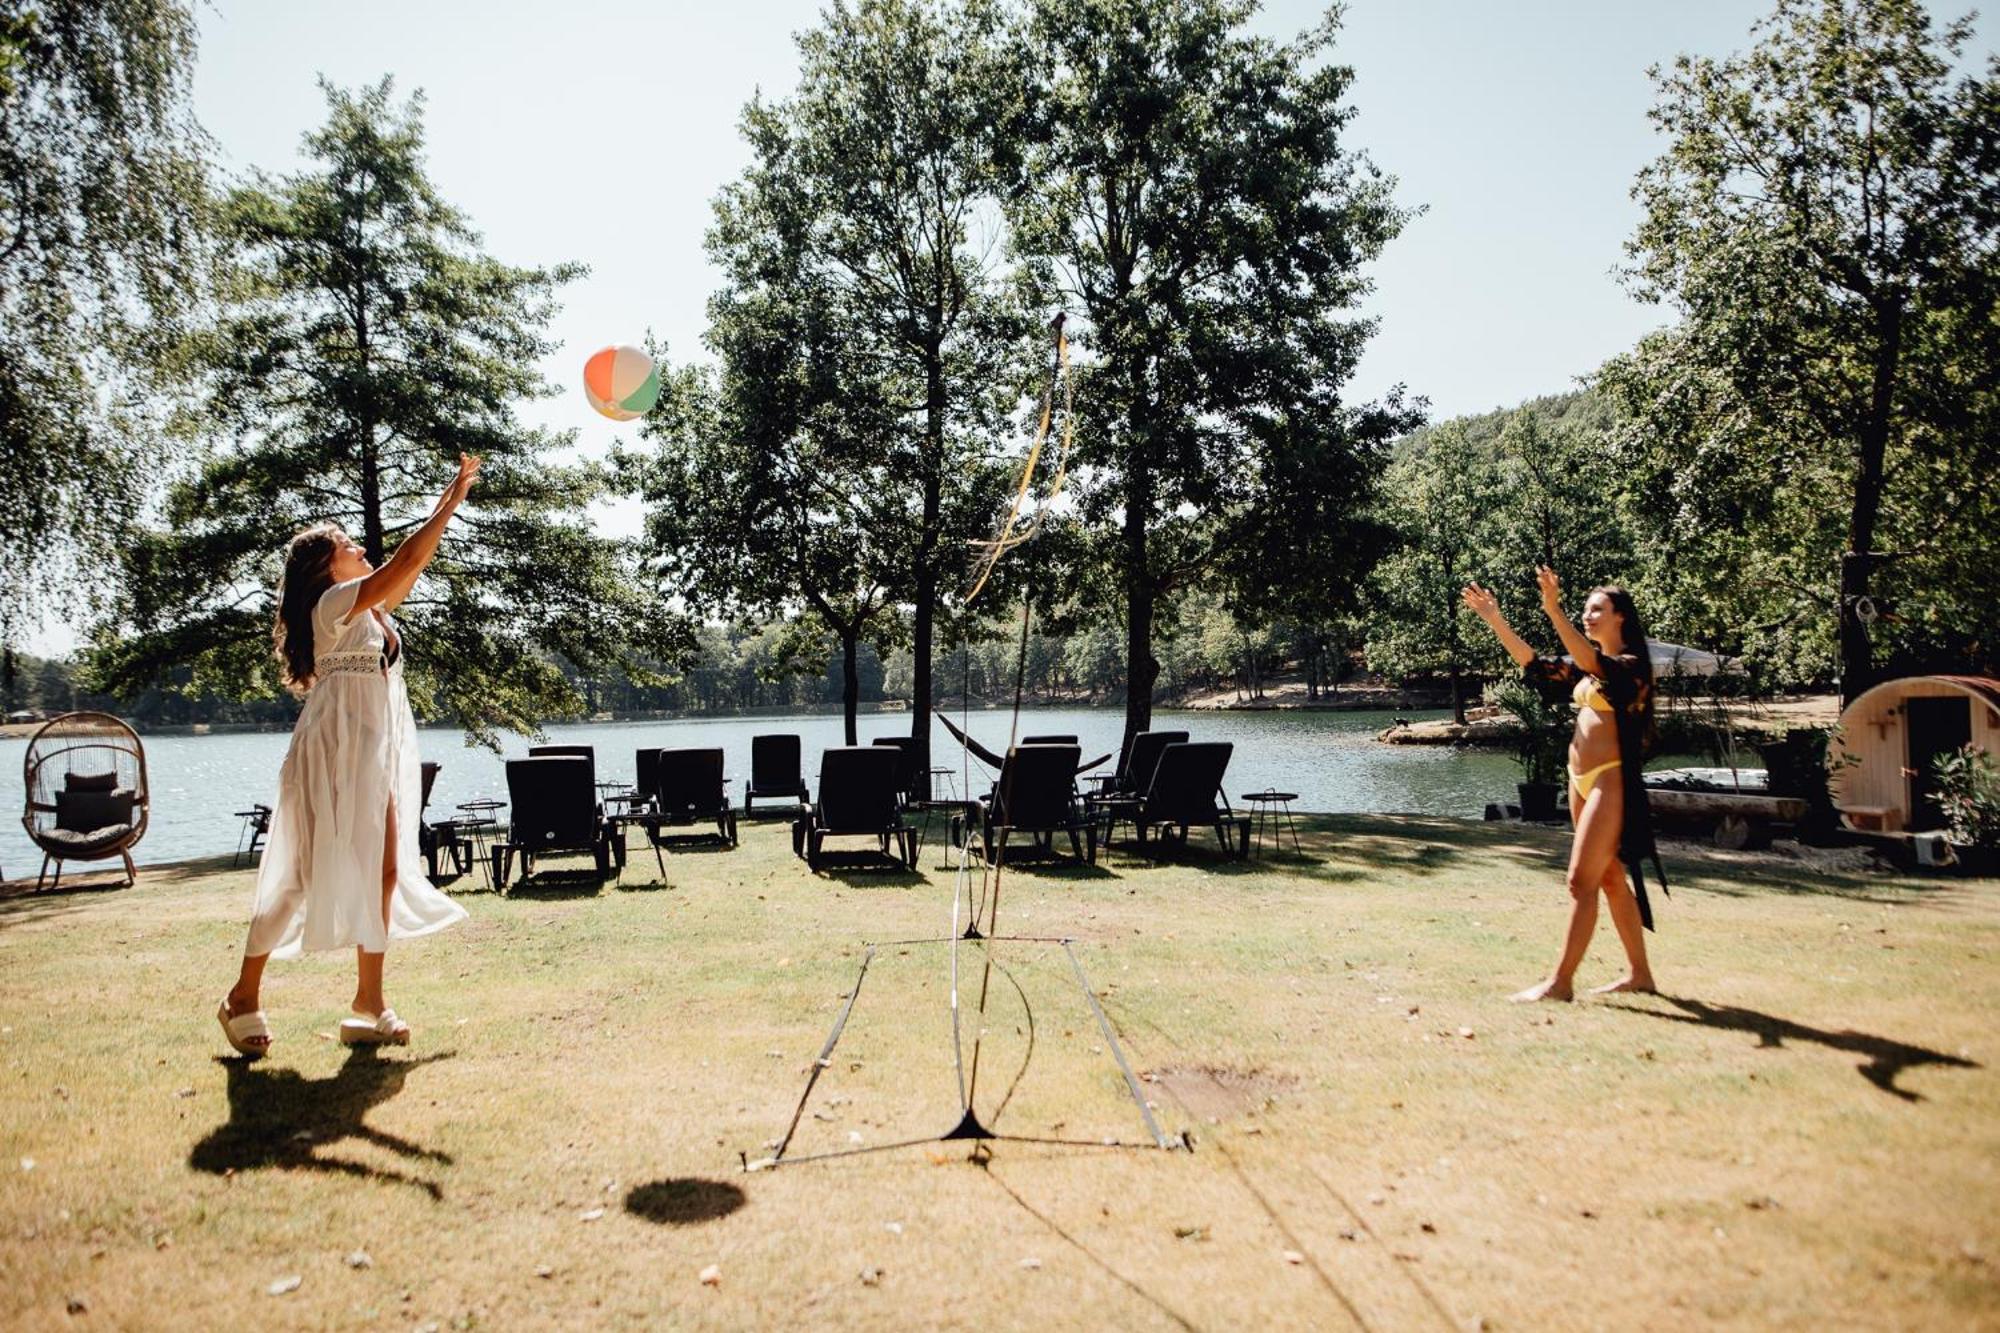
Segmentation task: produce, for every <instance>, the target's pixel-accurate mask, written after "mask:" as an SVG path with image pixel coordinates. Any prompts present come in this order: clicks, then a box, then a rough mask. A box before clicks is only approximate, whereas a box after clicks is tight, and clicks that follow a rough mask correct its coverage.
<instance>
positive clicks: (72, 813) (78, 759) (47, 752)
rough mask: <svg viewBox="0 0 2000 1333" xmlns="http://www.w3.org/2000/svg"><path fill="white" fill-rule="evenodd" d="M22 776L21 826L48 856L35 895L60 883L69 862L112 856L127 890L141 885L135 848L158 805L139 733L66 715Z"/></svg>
mask: <svg viewBox="0 0 2000 1333" xmlns="http://www.w3.org/2000/svg"><path fill="white" fill-rule="evenodd" d="M21 771H22V775H23V777H24V778H25V779H26V781H27V789H28V808H27V809H26V811H24V812H23V813H22V815H21V824H22V827H24V828H26V829H27V831H28V836H29V837H30V838H31V839H33V840H34V843H35V846H37V847H39V848H41V850H42V873H41V874H40V875H39V876H37V877H36V879H35V887H36V888H37V889H40V888H41V887H42V885H43V882H44V881H47V883H48V885H49V887H51V888H53V887H55V886H56V884H58V883H60V882H61V880H62V869H63V862H65V861H106V860H109V859H110V858H112V857H114V856H116V857H118V858H120V859H121V860H123V861H124V862H125V887H128V888H129V887H130V886H131V885H132V884H134V883H136V882H137V881H138V878H139V871H138V868H137V867H135V866H134V865H133V864H132V848H133V847H134V846H135V845H136V844H137V843H138V841H139V839H140V838H142V837H144V836H145V834H146V823H147V820H148V818H149V817H150V814H151V810H152V797H151V793H150V790H149V788H148V787H147V784H146V751H145V747H143V746H142V745H140V744H139V736H138V733H137V732H135V731H133V730H132V728H130V727H128V726H126V725H125V724H124V723H123V722H121V721H119V720H118V719H117V718H115V717H113V716H111V715H110V714H109V713H65V714H63V715H62V716H61V717H58V718H54V719H52V720H51V721H49V722H47V723H45V724H44V725H43V726H42V728H41V730H39V731H37V732H36V733H35V734H34V737H33V738H32V739H31V740H29V742H28V752H27V754H26V756H25V757H24V758H23V760H22V763H21ZM51 863H53V864H54V866H55V877H54V878H53V879H50V878H49V866H50V865H51Z"/></svg>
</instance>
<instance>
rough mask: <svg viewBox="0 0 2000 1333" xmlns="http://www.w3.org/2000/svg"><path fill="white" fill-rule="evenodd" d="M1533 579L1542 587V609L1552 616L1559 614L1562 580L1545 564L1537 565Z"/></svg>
mask: <svg viewBox="0 0 2000 1333" xmlns="http://www.w3.org/2000/svg"><path fill="white" fill-rule="evenodd" d="M1535 581H1536V582H1537V583H1539V584H1541V587H1542V609H1543V610H1544V611H1547V612H1548V613H1549V614H1550V615H1552V616H1560V615H1561V614H1562V613H1563V609H1562V580H1561V579H1559V578H1557V577H1556V572H1555V571H1554V570H1553V569H1550V568H1549V567H1548V566H1547V565H1540V566H1537V567H1536V569H1535Z"/></svg>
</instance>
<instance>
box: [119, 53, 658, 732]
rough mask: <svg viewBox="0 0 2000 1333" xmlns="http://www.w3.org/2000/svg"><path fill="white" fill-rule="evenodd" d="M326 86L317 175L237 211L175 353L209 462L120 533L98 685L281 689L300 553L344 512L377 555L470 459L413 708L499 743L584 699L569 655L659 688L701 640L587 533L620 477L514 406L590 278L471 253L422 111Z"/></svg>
mask: <svg viewBox="0 0 2000 1333" xmlns="http://www.w3.org/2000/svg"><path fill="white" fill-rule="evenodd" d="M325 91H326V96H327V102H328V109H329V117H328V120H327V123H326V124H325V125H324V126H323V127H322V128H320V129H319V130H316V131H314V132H313V133H311V134H309V135H308V136H307V137H306V150H307V155H308V157H309V158H310V159H311V162H312V163H313V165H312V166H311V167H310V168H309V169H308V170H306V171H304V172H302V173H300V174H297V175H293V176H288V177H284V178H282V179H277V180H272V179H268V178H264V177H259V178H257V179H256V180H255V181H254V182H253V183H252V184H249V185H247V186H245V187H243V188H241V189H239V190H237V191H236V192H235V193H234V194H233V195H232V196H231V197H230V198H229V199H228V201H227V206H226V209H225V213H224V218H225V222H226V224H227V231H226V239H227V240H228V242H229V244H230V247H231V251H230V259H231V270H230V287H229V290H228V292H227V300H226V301H225V303H224V306H223V309H222V312H221V315H220V318H219V319H218V320H217V322H216V323H215V324H214V325H212V326H211V327H209V328H207V329H204V330H202V331H200V332H199V333H198V334H197V335H195V336H193V337H191V338H190V339H189V340H188V341H187V343H186V344H185V345H184V347H183V348H182V349H181V350H182V352H183V353H184V355H185V357H186V364H187V366H188V368H189V373H190V375H191V378H192V380H193V386H194V388H195V389H196V390H197V391H198V409H197V410H195V411H193V412H191V413H190V414H189V415H188V417H187V419H186V421H185V423H184V424H185V425H186V427H187V428H188V429H189V430H191V431H196V432H199V433H200V434H201V435H202V436H203V437H204V438H205V439H206V440H207V441H208V443H209V448H208V451H207V452H206V454H205V455H204V456H203V457H202V458H201V460H200V461H199V463H198V464H197V465H196V466H194V467H192V468H191V469H189V470H188V471H186V472H185V473H184V474H182V475H180V476H178V477H176V478H175V480H174V482H173V484H172V486H171V488H170V489H169V492H168V496H167V504H166V509H165V513H164V520H165V522H164V526H163V527H162V528H161V529H159V530H156V531H149V532H145V533H142V534H140V535H139V536H138V537H137V538H136V539H134V540H133V541H132V542H131V543H130V544H129V546H128V549H127V551H126V553H125V565H126V574H127V583H128V588H127V592H128V600H127V602H126V605H125V606H124V607H122V608H121V612H122V614H121V615H120V617H119V618H118V620H116V621H113V622H108V623H106V624H104V625H102V626H100V627H99V631H98V635H97V641H96V650H95V652H94V654H93V662H92V666H93V674H94V678H95V679H96V681H97V682H99V683H100V684H101V685H102V687H104V688H107V689H112V690H118V691H121V692H128V693H129V692H130V691H132V690H134V689H136V688H139V687H140V686H142V685H144V684H146V683H148V682H151V681H155V680H172V681H173V683H174V688H176V689H179V690H182V691H184V692H190V693H202V692H209V693H214V694H219V695H224V696H229V695H235V696H237V697H241V696H244V695H249V694H255V693H260V692H263V693H268V692H272V691H274V690H275V684H276V682H275V669H274V664H273V663H272V662H271V660H270V639H269V634H270V617H271V614H272V609H273V608H272V597H271V589H272V587H273V585H274V583H275V580H276V575H277V559H278V554H279V550H280V547H281V546H282V545H283V543H284V541H285V540H286V539H287V538H288V537H289V536H290V534H291V533H292V532H293V531H295V530H297V529H298V528H300V527H302V526H304V525H305V524H307V523H309V522H314V521H318V520H323V519H331V520H334V521H337V522H340V523H342V524H343V525H345V526H346V527H348V529H349V530H350V531H351V532H352V533H353V534H354V535H355V537H356V539H357V540H359V541H360V542H361V543H362V545H363V546H364V547H365V548H366V550H367V552H368V555H369V557H370V559H372V560H374V561H376V562H377V563H379V562H380V561H381V560H382V559H383V558H384V556H385V555H386V553H387V551H388V548H389V547H390V545H391V543H392V540H393V538H394V536H395V534H396V533H398V532H400V531H403V530H405V529H407V528H408V527H410V526H412V525H413V524H414V523H416V522H418V521H420V520H421V518H422V516H423V515H424V514H425V513H426V512H428V509H429V506H430V504H431V503H432V502H433V501H434V499H435V497H436V495H437V494H438V492H439V491H440V490H441V489H442V488H443V486H444V484H445V482H446V481H447V480H448V479H449V478H450V477H451V475H452V473H453V471H454V469H455V465H456V459H457V456H458V454H459V453H460V452H461V451H464V452H468V453H476V454H480V455H482V456H484V457H485V459H486V460H487V461H486V465H485V468H484V470H483V472H482V473H481V476H480V482H479V486H478V488H477V489H476V490H475V491H474V493H473V495H472V497H471V501H470V503H469V504H468V505H467V506H466V507H465V508H464V509H462V510H461V511H460V519H459V521H458V522H456V523H455V524H454V526H453V528H452V530H451V532H450V533H449V534H448V535H447V536H446V539H445V541H444V544H443V546H442V547H441V548H440V549H439V552H438V555H437V558H436V559H435V560H434V561H433V562H432V563H431V565H430V567H429V570H428V571H427V573H426V574H425V576H424V578H423V579H421V580H420V581H419V583H418V585H417V587H416V589H415V591H414V592H413V593H412V594H411V595H410V597H409V598H408V599H407V600H406V601H405V602H404V603H403V604H402V606H401V608H400V609H399V610H398V615H399V616H400V617H402V618H403V619H404V620H405V621H406V623H407V626H408V628H409V631H410V659H409V671H410V687H411V696H412V700H413V702H414V703H415V705H416V707H417V708H418V710H419V711H420V712H421V713H423V714H425V715H427V716H432V717H444V718H451V719H454V720H456V721H458V722H459V723H461V724H462V725H463V726H465V728H466V729H467V730H468V732H469V733H470V734H472V735H474V736H477V737H479V738H481V739H484V740H486V741H487V742H488V743H491V742H492V738H493V733H494V731H495V730H496V729H506V730H512V731H523V732H532V731H534V730H535V729H536V727H537V726H538V725H539V723H540V721H541V720H542V719H544V718H548V717H552V716H561V715H568V714H573V713H575V712H576V711H578V710H579V708H580V707H581V705H582V703H583V700H582V699H581V698H580V696H579V695H578V693H577V691H576V689H575V687H574V685H573V683H572V681H571V679H570V677H569V676H567V675H566V674H565V672H564V670H563V669H562V663H564V662H568V663H570V664H573V666H574V667H575V668H577V669H579V670H581V671H582V672H584V673H585V674H595V673H601V672H602V671H604V670H606V669H608V668H612V667H616V668H617V669H618V670H621V671H623V672H626V673H627V674H631V675H634V676H636V677H638V678H640V679H648V678H651V677H652V676H653V674H654V673H655V672H656V670H657V666H656V664H658V663H660V662H671V661H672V660H673V659H674V658H675V657H676V656H677V655H678V654H679V653H680V652H681V651H682V650H683V648H684V645H685V631H684V627H682V626H681V625H680V624H679V622H678V621H677V620H676V618H675V617H674V616H673V615H672V614H671V613H670V612H668V611H666V610H664V609H663V608H661V607H660V606H659V605H657V604H655V603H652V602H649V601H647V600H645V599H644V598H642V597H641V596H640V595H639V592H638V590H637V587H636V584H635V581H634V580H633V578H632V577H631V567H630V561H629V559H628V557H627V554H626V552H625V551H624V550H623V549H622V548H621V547H620V546H619V545H618V544H616V543H613V542H610V541H607V540H605V539H604V538H602V537H600V536H599V535H598V534H597V533H596V532H595V531H594V530H593V528H592V526H591V523H590V521H589V519H588V517H587V515H586V513H585V510H586V508H587V506H588V505H589V504H590V503H591V501H593V500H594V499H596V498H598V497H599V496H601V495H603V494H604V493H605V478H604V477H603V476H602V475H601V474H600V472H599V470H598V469H595V468H592V467H589V466H577V465H565V464H561V463H558V462H556V461H555V459H554V455H555V454H556V453H557V452H558V451H560V450H563V449H565V448H567V447H568V446H569V445H570V444H571V442H572V441H571V438H570V437H569V436H567V435H557V434H552V433H549V432H545V431H540V430H530V429H527V428H525V427H523V426H522V425H521V424H520V423H519V422H518V421H517V420H516V419H515V416H514V413H513V409H512V406H511V404H512V403H514V402H515V401H517V400H521V399H527V398H536V397H544V396H547V395H549V394H551V393H553V392H554V389H553V388H552V387H551V386H550V385H548V384H547V383H546V382H544V381H543V380H542V379H541V378H540V376H539V375H538V374H537V373H536V372H535V371H534V369H533V366H534V363H535V361H536V360H537V359H538V358H539V357H541V356H543V355H545V354H546V353H547V352H548V351H549V350H550V347H551V344H550V343H549V342H548V340H547V339H546V337H544V335H543V334H542V333H541V331H540V326H541V325H542V323H543V322H544V321H545V320H546V319H547V318H548V317H549V315H550V314H551V313H552V311H553V309H554V292H555V291H556V289H557V288H558V287H560V286H561V285H562V284H563V283H565V282H567V281H569V280H570V279H571V278H573V277H575V276H576V275H577V274H578V273H579V272H580V271H581V270H579V269H578V268H576V267H575V266H569V265H565V266H558V267H555V268H551V269H524V268H514V267H511V266H508V265H505V264H502V263H501V262H499V261H498V260H496V259H493V258H491V257H489V256H487V255H485V254H483V253H481V252H480V251H479V250H478V248H477V246H478V241H479V238H478V236H477V234H476V233H475V232H474V231H473V230H472V228H471V226H470V224H469V223H468V222H467V220H466V218H465V217H464V216H463V215H462V214H461V213H459V212H458V211H457V210H456V209H454V208H453V207H452V206H451V205H450V204H448V203H447V202H445V201H444V200H443V199H442V198H440V197H439V196H438V194H437V192H436V190H435V188H434V187H433V186H432V184H431V182H430V180H429V178H428V177H427V176H426V175H425V173H424V169H423V132H422V100H421V97H418V98H413V99H412V100H411V101H410V102H409V103H408V104H407V105H406V106H404V107H402V108H396V107H394V106H392V104H391V100H390V85H389V82H388V80H386V79H385V80H384V81H383V82H382V83H380V84H378V85H376V86H374V87H372V88H368V89H365V90H363V91H362V92H360V93H358V94H353V93H348V92H344V91H341V90H339V89H336V88H333V87H331V86H330V85H329V86H326V89H325ZM169 673H185V674H184V675H180V676H179V677H178V678H176V677H173V676H170V675H169Z"/></svg>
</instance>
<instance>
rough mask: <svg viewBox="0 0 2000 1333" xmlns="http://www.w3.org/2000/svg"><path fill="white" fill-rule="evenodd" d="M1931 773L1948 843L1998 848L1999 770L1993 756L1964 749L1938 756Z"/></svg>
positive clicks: (1972, 749) (1999, 811) (1999, 833)
mask: <svg viewBox="0 0 2000 1333" xmlns="http://www.w3.org/2000/svg"><path fill="white" fill-rule="evenodd" d="M1931 772H1932V775H1933V776H1934V778H1935V781H1936V786H1935V787H1934V788H1933V789H1932V790H1933V793H1934V796H1935V799H1936V801H1937V803H1938V808H1939V809H1940V810H1942V811H1943V812H1944V818H1945V830H1946V833H1947V835H1948V836H1949V837H1950V838H1951V840H1952V841H1953V842H1955V843H1957V844H1959V845H1960V846H1961V847H2000V766H1996V765H1995V764H1994V762H1993V756H1991V755H1989V754H1987V753H1986V752H1985V751H1984V750H1980V749H1977V748H1975V747H1973V746H1970V745H1967V746H1965V747H1963V748H1962V749H1959V750H1955V751H1953V752H1952V753H1950V754H1941V755H1939V756H1938V757H1937V758H1936V759H1935V760H1933V761H1932V764H1931Z"/></svg>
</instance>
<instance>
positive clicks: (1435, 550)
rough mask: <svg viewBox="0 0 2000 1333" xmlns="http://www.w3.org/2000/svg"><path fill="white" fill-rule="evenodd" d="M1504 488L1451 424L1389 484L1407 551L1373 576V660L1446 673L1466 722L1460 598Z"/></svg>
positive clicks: (1392, 512)
mask: <svg viewBox="0 0 2000 1333" xmlns="http://www.w3.org/2000/svg"><path fill="white" fill-rule="evenodd" d="M1497 485H1498V483H1497V479H1496V477H1495V475H1494V470H1493V467H1492V464H1491V462H1490V461H1489V460H1488V459H1486V458H1485V457H1484V456H1483V455H1482V454H1481V452H1480V451H1479V450H1478V449H1476V448H1474V447H1473V446H1472V445H1471V444H1470V443H1469V442H1468V441H1467V440H1466V438H1465V434H1464V432H1463V431H1462V430H1459V429H1458V428H1457V427H1456V426H1454V425H1451V424H1449V423H1448V424H1446V425H1444V426H1440V427H1438V428H1436V429H1435V430H1433V431H1432V432H1431V434H1430V437H1429V440H1428V442H1427V447H1426V448H1425V449H1424V451H1423V452H1422V453H1419V454H1413V455H1411V456H1410V457H1408V458H1405V459H1402V460H1400V461H1399V462H1397V463H1396V464H1395V466H1394V467H1393V468H1391V469H1390V472H1389V477H1388V480H1387V482H1386V483H1385V485H1384V486H1383V491H1384V494H1385V497H1386V499H1385V503H1386V505H1387V507H1388V510H1389V516H1390V517H1391V518H1392V519H1393V521H1394V522H1395V523H1396V525H1397V527H1398V529H1399V531H1400V541H1401V545H1400V547H1399V549H1397V550H1396V551H1394V552H1393V553H1392V554H1391V555H1389V556H1388V557H1387V558H1386V559H1385V560H1383V561H1382V563H1381V564H1380V565H1379V566H1377V568H1376V570H1375V572H1374V576H1373V584H1374V595H1373V597H1372V601H1373V602H1374V604H1375V607H1376V613H1375V625H1374V630H1373V632H1372V633H1371V634H1370V636H1369V640H1368V661H1369V664H1370V665H1371V666H1373V667H1374V668H1375V669H1376V670H1377V671H1381V672H1384V673H1386V674H1389V675H1397V676H1403V675H1409V674H1411V673H1414V672H1419V671H1443V672H1445V673H1446V675H1447V676H1448V677H1449V678H1450V681H1451V713H1452V717H1453V718H1455V719H1456V720H1457V721H1458V722H1460V723H1461V724H1462V723H1464V721H1465V684H1464V671H1465V667H1466V665H1467V662H1468V658H1469V656H1470V655H1469V653H1468V651H1467V648H1466V643H1465V635H1464V629H1465V621H1464V616H1465V615H1466V614H1467V613H1466V612H1465V611H1464V610H1463V609H1462V608H1461V607H1460V605H1459V593H1460V591H1461V590H1462V589H1463V588H1464V587H1465V583H1466V580H1467V579H1468V578H1472V577H1475V576H1477V575H1479V574H1480V573H1481V572H1482V571H1481V570H1480V569H1479V565H1480V563H1481V557H1482V552H1483V549H1484V548H1483V542H1484V541H1485V533H1484V532H1483V531H1482V527H1483V523H1484V515H1485V512H1486V508H1487V506H1488V505H1489V504H1491V503H1492V499H1493V495H1494V492H1495V491H1496V489H1497ZM1487 577H1489V578H1490V577H1491V576H1490V575H1488V576H1487Z"/></svg>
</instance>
